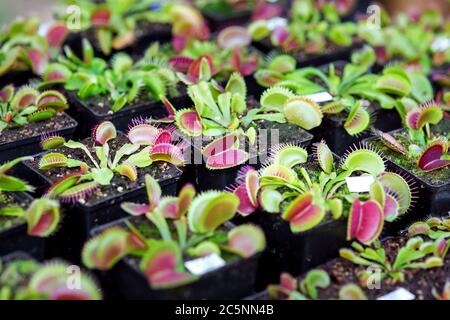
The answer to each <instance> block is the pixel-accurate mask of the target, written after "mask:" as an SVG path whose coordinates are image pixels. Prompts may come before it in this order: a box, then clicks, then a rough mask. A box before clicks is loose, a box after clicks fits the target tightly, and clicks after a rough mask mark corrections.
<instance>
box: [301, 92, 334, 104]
mask: <svg viewBox="0 0 450 320" xmlns="http://www.w3.org/2000/svg"><path fill="white" fill-rule="evenodd" d="M305 98H308V99H310V100H312V101H314V102H315V103H322V102H328V101H332V100H333V96H332V95H331V94H329V93H328V92H326V91H323V92H317V93H312V94H308V95H306V96H305Z"/></svg>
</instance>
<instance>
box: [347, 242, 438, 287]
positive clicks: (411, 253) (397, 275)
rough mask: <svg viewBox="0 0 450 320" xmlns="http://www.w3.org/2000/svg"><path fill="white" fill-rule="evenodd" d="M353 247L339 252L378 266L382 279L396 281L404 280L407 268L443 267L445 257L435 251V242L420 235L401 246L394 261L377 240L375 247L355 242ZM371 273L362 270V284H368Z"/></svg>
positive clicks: (352, 258)
mask: <svg viewBox="0 0 450 320" xmlns="http://www.w3.org/2000/svg"><path fill="white" fill-rule="evenodd" d="M352 248H353V250H352V249H341V250H340V251H339V254H340V256H341V257H342V258H344V259H347V260H349V261H351V262H353V263H355V264H358V265H362V266H371V267H377V268H379V269H380V270H381V274H380V276H381V279H384V278H390V279H392V280H393V281H394V282H403V281H404V280H405V278H404V271H405V270H407V269H430V268H436V267H441V266H442V265H443V258H442V257H441V256H438V255H437V254H436V253H435V252H436V250H437V245H436V243H435V242H425V241H423V239H422V238H420V237H414V238H411V239H409V240H408V241H407V243H406V245H405V246H404V247H401V248H400V249H399V250H398V252H397V255H396V256H395V258H394V259H393V261H391V260H390V258H389V257H387V256H386V252H385V250H384V249H383V247H382V246H381V244H380V243H379V242H375V243H374V245H373V247H363V246H361V245H360V244H359V243H356V242H354V243H353V244H352ZM368 276H369V274H367V273H366V272H362V273H361V275H360V280H361V282H362V285H364V286H365V285H366V281H367V280H368Z"/></svg>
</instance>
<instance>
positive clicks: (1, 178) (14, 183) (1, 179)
mask: <svg viewBox="0 0 450 320" xmlns="http://www.w3.org/2000/svg"><path fill="white" fill-rule="evenodd" d="M32 159H33V157H19V158H16V159H14V160H11V161H8V162H6V163H3V164H2V165H0V194H1V193H2V192H18V191H34V188H33V187H32V186H30V185H29V184H28V183H27V182H26V181H24V180H22V179H19V178H16V177H14V176H12V175H9V174H8V171H9V170H11V169H12V168H13V167H14V166H15V165H17V164H19V163H20V162H22V161H27V160H32Z"/></svg>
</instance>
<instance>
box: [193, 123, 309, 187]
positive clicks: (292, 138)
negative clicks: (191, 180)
mask: <svg viewBox="0 0 450 320" xmlns="http://www.w3.org/2000/svg"><path fill="white" fill-rule="evenodd" d="M275 126H276V127H277V129H278V130H280V131H289V133H290V134H289V135H286V136H285V137H282V136H281V134H280V139H279V141H278V142H279V143H290V144H295V145H299V146H303V147H307V146H308V145H309V143H310V142H311V140H312V138H313V136H312V135H311V134H309V133H308V132H306V131H305V130H303V129H301V128H300V127H298V126H295V125H292V124H284V123H283V124H275ZM260 129H262V130H264V129H265V127H264V126H263V127H260ZM267 132H270V131H269V129H267ZM302 135H303V137H304V138H300V137H301V136H302ZM266 142H267V145H265V146H262V145H260V146H261V147H260V150H257V151H253V152H252V151H250V152H249V153H250V159H249V160H248V161H247V162H246V163H245V164H242V165H239V166H236V167H232V168H228V169H224V170H210V169H208V168H206V166H205V164H204V161H203V162H202V163H200V164H193V165H191V166H190V167H188V169H189V170H195V184H196V188H197V190H199V191H204V190H211V189H216V190H222V189H224V188H225V187H227V186H230V185H231V184H233V183H234V181H235V179H236V176H237V173H238V171H239V170H240V169H241V168H242V166H244V165H251V166H253V167H255V168H257V169H258V168H259V167H260V166H261V164H262V163H264V162H265V161H266V160H267V159H268V154H267V153H268V152H267V150H270V147H271V146H272V144H271V143H273V141H272V136H271V135H270V133H269V134H268V136H267V140H266ZM200 149H201V146H200V145H197V144H195V145H194V146H193V148H192V150H193V153H194V154H193V156H194V157H197V158H196V159H201V151H200ZM255 152H256V153H255ZM193 163H195V162H193Z"/></svg>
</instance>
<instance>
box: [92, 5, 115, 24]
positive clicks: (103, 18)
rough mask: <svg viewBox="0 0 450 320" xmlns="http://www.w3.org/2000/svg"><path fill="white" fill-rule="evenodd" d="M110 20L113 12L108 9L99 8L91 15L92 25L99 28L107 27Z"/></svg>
mask: <svg viewBox="0 0 450 320" xmlns="http://www.w3.org/2000/svg"><path fill="white" fill-rule="evenodd" d="M110 18H111V12H110V11H109V9H108V8H98V9H97V10H95V11H94V12H93V13H92V15H91V23H92V24H93V25H94V26H99V27H102V26H107V25H108V24H109V19H110Z"/></svg>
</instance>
